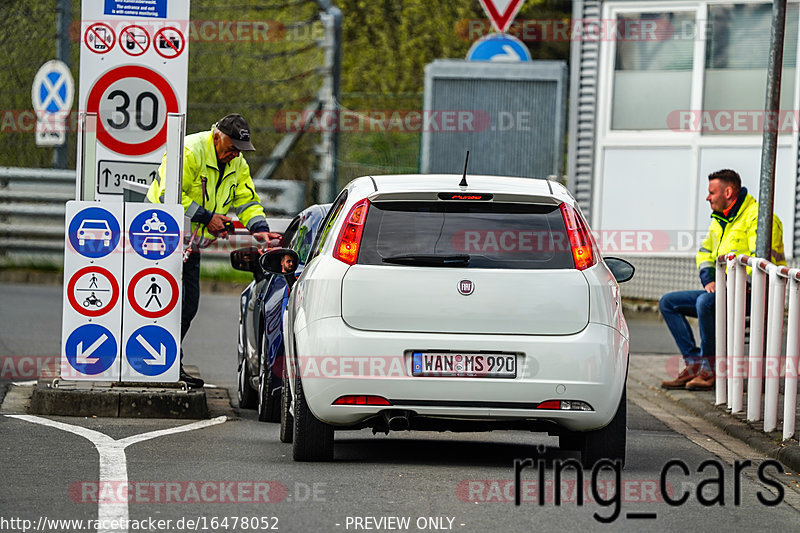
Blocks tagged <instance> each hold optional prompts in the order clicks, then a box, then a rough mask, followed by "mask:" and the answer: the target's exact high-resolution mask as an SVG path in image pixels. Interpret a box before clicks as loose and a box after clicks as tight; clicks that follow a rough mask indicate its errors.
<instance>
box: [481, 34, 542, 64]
mask: <svg viewBox="0 0 800 533" xmlns="http://www.w3.org/2000/svg"><path fill="white" fill-rule="evenodd" d="M467 60H469V61H512V62H516V61H530V60H531V53H530V52H529V51H528V47H527V46H525V43H523V42H522V41H520V40H519V39H517V38H516V37H514V36H513V35H508V34H506V33H493V34H491V35H487V36H486V37H482V38H481V39H479V40H478V41H477V42H476V43H475V44H473V45H472V47H471V48H470V49H469V52H467Z"/></svg>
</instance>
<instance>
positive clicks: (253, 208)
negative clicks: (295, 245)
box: [147, 131, 268, 239]
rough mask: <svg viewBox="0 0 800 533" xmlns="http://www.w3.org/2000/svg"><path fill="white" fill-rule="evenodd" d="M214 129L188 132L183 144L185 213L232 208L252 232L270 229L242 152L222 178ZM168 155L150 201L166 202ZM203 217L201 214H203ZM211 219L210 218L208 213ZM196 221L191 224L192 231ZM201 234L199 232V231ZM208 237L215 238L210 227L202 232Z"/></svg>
mask: <svg viewBox="0 0 800 533" xmlns="http://www.w3.org/2000/svg"><path fill="white" fill-rule="evenodd" d="M212 137H213V135H212V131H204V132H200V133H194V134H192V135H187V136H186V138H185V140H184V145H183V187H182V189H183V191H182V195H181V204H183V209H184V211H185V213H186V216H187V217H188V218H190V219H193V220H195V221H196V220H197V219H198V217H197V216H195V215H198V214H201V213H202V211H203V210H206V211H208V212H209V213H210V214H214V213H219V214H222V215H225V214H227V213H228V211H229V210H230V209H233V210H234V212H235V213H236V216H237V217H239V220H241V221H242V224H244V225H245V226H246V227H247V229H248V230H250V232H251V233H253V232H254V231H268V225H267V219H266V217H265V215H264V208H263V207H262V206H261V200H260V199H259V197H258V194H257V193H256V190H255V187H254V186H253V179H252V178H251V177H250V166H249V165H248V164H247V161H245V159H244V157H243V156H242V155H241V154H240V155H238V156H237V157H235V158H234V159H233V160H232V161H231V162H230V163H227V164H226V165H225V170H224V173H225V175H224V176H222V178H221V179H220V175H219V167H218V166H217V153H216V151H215V150H214V142H213V139H212ZM166 162H167V155H166V154H164V157H163V159H162V160H161V166H159V167H158V176H159V177H158V179H156V180H153V183H152V184H151V185H150V189H149V190H148V191H147V200H148V201H150V202H152V203H162V202H163V201H164V174H165V172H166ZM203 181H205V182H206V183H205V197H204V195H203ZM201 218H202V217H201ZM207 218H208V220H206V222H208V221H209V220H210V218H211V216H210V215H208V216H207ZM197 224H200V222H193V223H192V231H194V230H195V228H196V226H197ZM198 233H199V232H198ZM201 235H202V236H203V237H205V238H206V239H214V236H213V235H212V234H211V233H209V231H208V229H207V228H205V227H204V228H203V230H202V234H201Z"/></svg>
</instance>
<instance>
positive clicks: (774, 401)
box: [764, 264, 788, 432]
mask: <svg viewBox="0 0 800 533" xmlns="http://www.w3.org/2000/svg"><path fill="white" fill-rule="evenodd" d="M782 270H786V271H788V269H786V268H785V267H778V266H775V265H773V264H770V265H769V266H768V267H767V272H768V273H769V304H768V305H769V311H768V312H767V351H766V354H765V357H764V363H765V364H764V375H765V378H764V431H765V432H770V431H774V430H775V428H776V427H778V384H779V379H780V369H779V364H780V360H781V344H782V341H783V303H784V298H785V297H786V291H785V288H786V278H785V277H784V276H785V273H784V274H783V275H781V271H782Z"/></svg>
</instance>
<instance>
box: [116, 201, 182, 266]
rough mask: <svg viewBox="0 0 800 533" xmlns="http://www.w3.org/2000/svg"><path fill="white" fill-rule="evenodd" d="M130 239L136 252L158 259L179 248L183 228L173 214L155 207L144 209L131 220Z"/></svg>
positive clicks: (148, 257) (147, 257)
mask: <svg viewBox="0 0 800 533" xmlns="http://www.w3.org/2000/svg"><path fill="white" fill-rule="evenodd" d="M128 239H129V240H130V243H131V246H133V249H134V250H136V253H138V254H139V255H141V256H142V257H144V258H146V259H152V260H154V261H157V260H159V259H164V258H165V257H168V256H169V255H170V254H171V253H172V252H174V251H175V249H176V248H178V245H180V241H181V229H180V227H179V226H178V223H177V222H176V221H175V219H174V218H172V215H170V214H169V213H167V212H166V211H162V210H161V209H156V208H153V209H148V210H147V211H142V212H141V213H139V214H138V215H137V216H136V217H135V218H134V219H133V220H132V221H131V226H130V228H128Z"/></svg>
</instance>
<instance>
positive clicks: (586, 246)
mask: <svg viewBox="0 0 800 533" xmlns="http://www.w3.org/2000/svg"><path fill="white" fill-rule="evenodd" d="M561 217H562V218H563V219H564V225H565V226H566V227H567V235H568V236H569V244H570V248H571V249H572V258H573V259H574V260H575V268H577V269H578V270H586V269H587V268H589V267H590V266H592V265H594V264H595V263H597V254H596V253H595V251H594V244H593V241H592V236H591V235H590V234H589V230H588V228H587V227H586V224H585V223H584V222H583V220H582V219H581V217H580V215H578V212H577V211H575V208H573V207H572V206H570V205H568V204H561Z"/></svg>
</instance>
